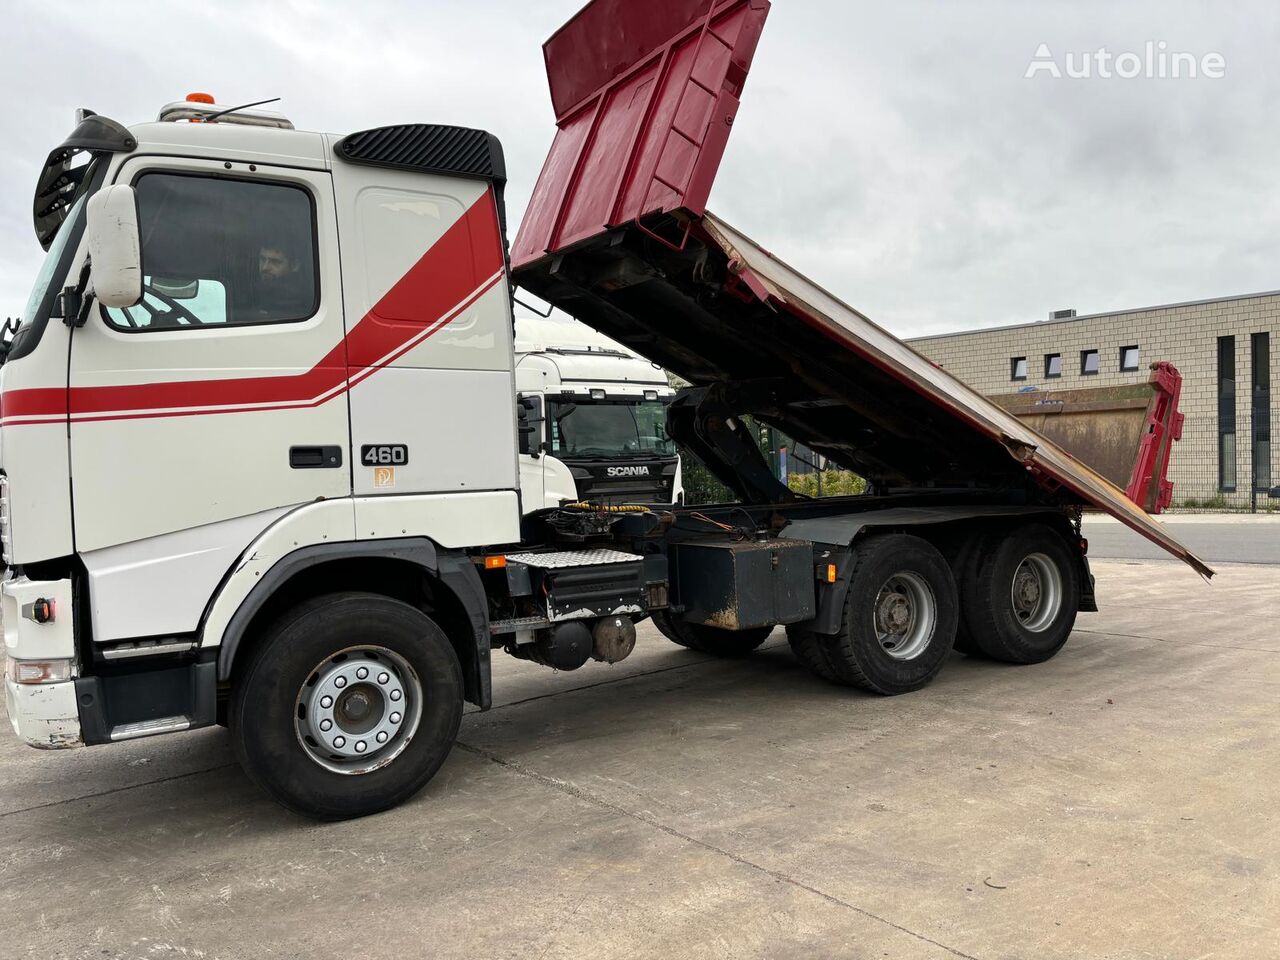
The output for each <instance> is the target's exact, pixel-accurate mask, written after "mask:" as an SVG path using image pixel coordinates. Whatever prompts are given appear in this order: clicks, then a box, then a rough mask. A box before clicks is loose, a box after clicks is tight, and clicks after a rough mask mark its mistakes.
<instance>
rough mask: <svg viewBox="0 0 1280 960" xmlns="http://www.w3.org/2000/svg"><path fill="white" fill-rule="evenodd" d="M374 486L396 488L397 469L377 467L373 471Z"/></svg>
mask: <svg viewBox="0 0 1280 960" xmlns="http://www.w3.org/2000/svg"><path fill="white" fill-rule="evenodd" d="M373 485H374V486H375V487H394V486H395V485H396V468H395V467H375V468H374V470H373Z"/></svg>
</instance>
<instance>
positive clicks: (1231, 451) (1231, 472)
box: [1218, 337, 1236, 493]
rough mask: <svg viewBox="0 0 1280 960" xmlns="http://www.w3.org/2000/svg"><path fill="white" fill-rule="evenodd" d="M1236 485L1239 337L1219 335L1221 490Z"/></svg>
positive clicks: (1219, 468) (1219, 475) (1219, 460)
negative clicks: (1237, 346) (1237, 353)
mask: <svg viewBox="0 0 1280 960" xmlns="http://www.w3.org/2000/svg"><path fill="white" fill-rule="evenodd" d="M1235 488H1236V338H1235V337H1219V338H1218V489H1219V490H1221V491H1222V492H1223V493H1231V492H1233V491H1234V490H1235Z"/></svg>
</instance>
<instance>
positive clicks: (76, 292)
mask: <svg viewBox="0 0 1280 960" xmlns="http://www.w3.org/2000/svg"><path fill="white" fill-rule="evenodd" d="M89 273H90V264H89V258H88V257H85V260H84V265H83V266H81V267H80V278H79V279H78V280H77V281H76V283H75V286H69V287H63V289H62V293H60V294H58V311H59V313H58V316H60V317H62V322H63V323H64V324H66V325H67V326H68V327H83V326H84V323H85V321H86V320H87V319H88V318H89V303H90V301H91V300H92V299H93V298H92V297H91V296H85V290H86V288H87V287H88V286H89Z"/></svg>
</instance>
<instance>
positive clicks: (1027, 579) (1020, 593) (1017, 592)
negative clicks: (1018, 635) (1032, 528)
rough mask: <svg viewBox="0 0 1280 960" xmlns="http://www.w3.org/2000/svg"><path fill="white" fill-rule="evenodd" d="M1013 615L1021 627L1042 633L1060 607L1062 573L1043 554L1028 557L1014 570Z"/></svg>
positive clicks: (1051, 622) (1011, 590) (1011, 595)
mask: <svg viewBox="0 0 1280 960" xmlns="http://www.w3.org/2000/svg"><path fill="white" fill-rule="evenodd" d="M1010 598H1011V600H1012V601H1013V614H1014V616H1015V617H1017V618H1018V623H1019V624H1020V625H1021V626H1022V628H1023V629H1024V630H1029V631H1031V632H1032V633H1042V632H1043V631H1045V630H1047V629H1048V628H1049V627H1050V625H1052V624H1053V621H1054V620H1056V619H1057V618H1058V613H1059V611H1061V609H1062V598H1063V588H1062V572H1061V571H1060V570H1059V569H1058V565H1057V564H1056V563H1054V562H1053V560H1051V559H1050V558H1049V557H1048V556H1046V555H1045V554H1043V553H1033V554H1030V555H1028V556H1027V558H1026V559H1025V560H1023V561H1022V562H1021V563H1020V564H1018V569H1017V570H1015V571H1014V573H1013V584H1012V586H1011V587H1010Z"/></svg>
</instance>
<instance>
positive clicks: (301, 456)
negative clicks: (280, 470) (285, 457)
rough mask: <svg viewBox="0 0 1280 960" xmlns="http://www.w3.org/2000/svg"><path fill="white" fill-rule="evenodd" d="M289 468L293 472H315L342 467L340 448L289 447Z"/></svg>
mask: <svg viewBox="0 0 1280 960" xmlns="http://www.w3.org/2000/svg"><path fill="white" fill-rule="evenodd" d="M289 466H291V467H293V469H295V470H315V469H319V468H324V467H340V466H342V448H341V447H290V448H289Z"/></svg>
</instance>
